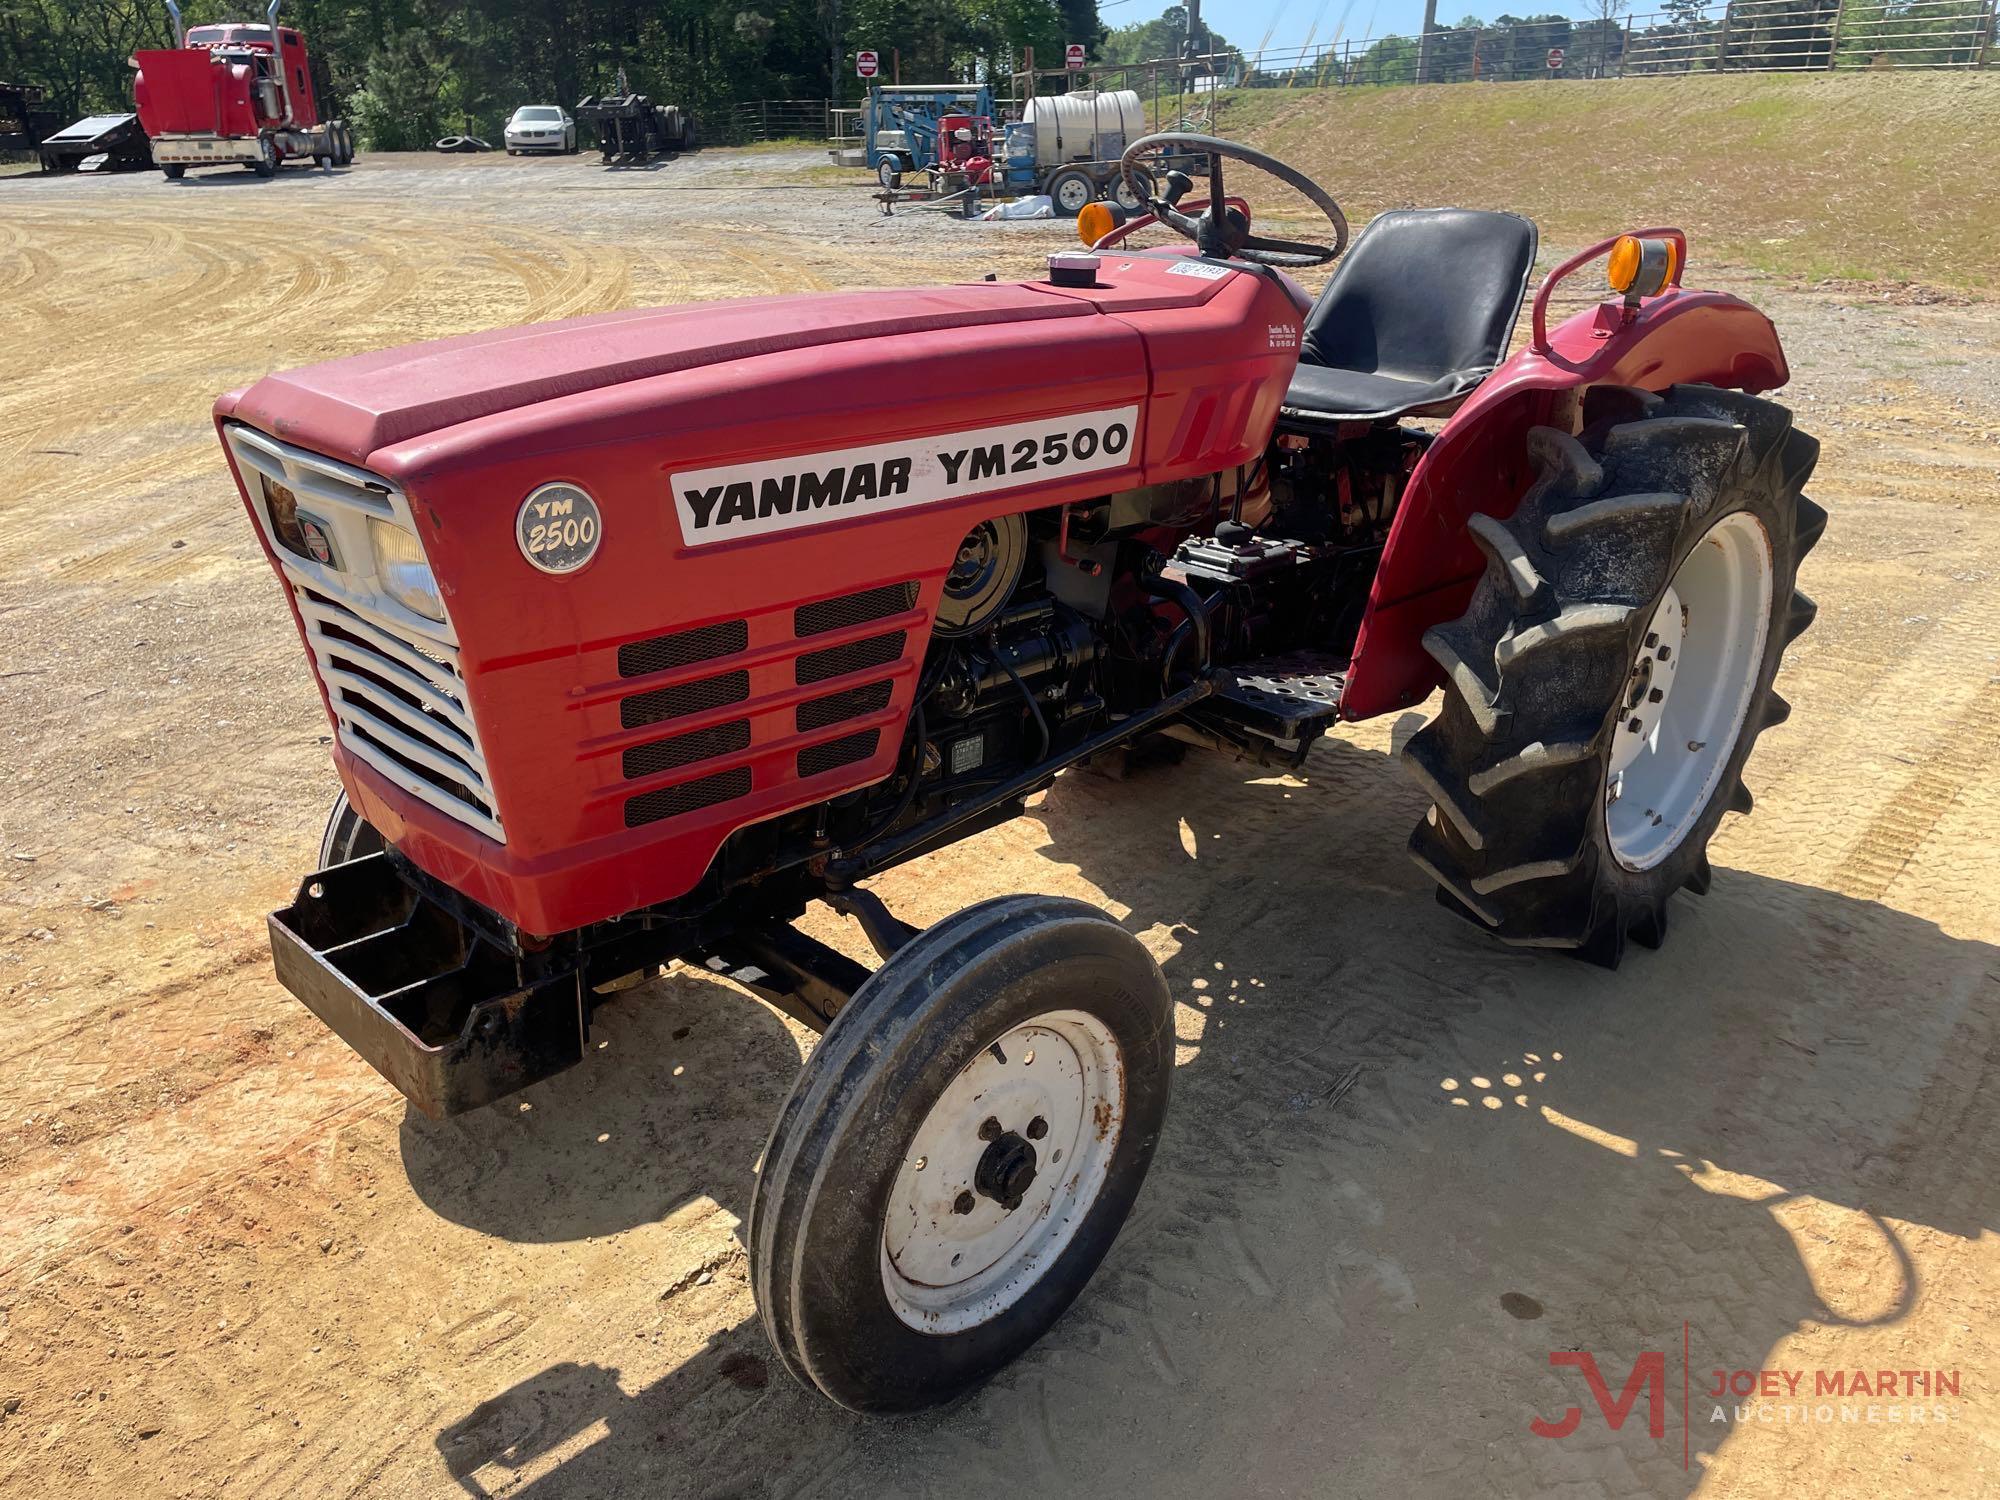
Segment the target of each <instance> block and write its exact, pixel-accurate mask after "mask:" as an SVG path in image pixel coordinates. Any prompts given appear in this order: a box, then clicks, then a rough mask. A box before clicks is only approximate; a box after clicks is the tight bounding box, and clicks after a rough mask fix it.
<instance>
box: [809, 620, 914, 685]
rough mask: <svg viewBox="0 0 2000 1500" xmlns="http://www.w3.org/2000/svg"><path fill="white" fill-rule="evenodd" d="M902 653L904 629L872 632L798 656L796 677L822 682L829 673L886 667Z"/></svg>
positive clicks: (831, 675) (841, 675)
mask: <svg viewBox="0 0 2000 1500" xmlns="http://www.w3.org/2000/svg"><path fill="white" fill-rule="evenodd" d="M902 654H903V632H902V631H900V630H895V631H891V632H890V633H889V634H888V635H871V636H869V637H867V638H866V639H865V640H859V641H849V642H848V643H847V644H846V645H845V646H828V647H826V648H825V649H824V650H820V651H808V652H806V653H805V654H804V655H803V656H801V657H800V658H799V660H798V677H797V681H798V683H799V685H800V686H801V687H803V686H804V685H805V684H807V683H809V682H825V681H826V680H827V678H829V677H845V676H846V675H847V674H848V673H849V672H865V671H866V670H868V668H870V667H886V666H887V665H888V664H889V663H890V662H892V661H895V660H897V659H898V658H900V657H901V656H902Z"/></svg>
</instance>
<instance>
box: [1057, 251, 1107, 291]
mask: <svg viewBox="0 0 2000 1500" xmlns="http://www.w3.org/2000/svg"><path fill="white" fill-rule="evenodd" d="M1049 285H1050V286H1096V285H1098V280H1097V257H1096V256H1094V255H1087V254H1085V253H1084V252H1083V251H1081V250H1059V251H1057V252H1056V253H1055V254H1054V255H1051V256H1050V257H1049Z"/></svg>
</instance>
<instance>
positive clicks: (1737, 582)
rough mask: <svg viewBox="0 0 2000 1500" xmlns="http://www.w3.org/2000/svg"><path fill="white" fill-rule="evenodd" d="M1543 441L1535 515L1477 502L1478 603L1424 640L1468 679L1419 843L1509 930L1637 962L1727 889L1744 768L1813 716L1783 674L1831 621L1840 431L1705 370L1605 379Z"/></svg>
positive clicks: (1439, 746)
mask: <svg viewBox="0 0 2000 1500" xmlns="http://www.w3.org/2000/svg"><path fill="white" fill-rule="evenodd" d="M1528 447H1529V453H1530V456H1531V457H1532V458H1533V460H1534V463H1535V466H1536V469H1537V471H1538V478H1537V479H1536V481H1535V483H1534V484H1533V486H1532V487H1531V488H1530V489H1529V490H1528V493H1527V494H1526V495H1525V496H1524V497H1523V498H1522V500H1521V503H1520V505H1519V507H1518V508H1517V509H1516V511H1515V513H1514V515H1513V517H1512V518H1511V519H1509V520H1507V521H1504V522H1502V521H1497V520H1495V519H1494V518H1493V517H1491V516H1487V515H1475V516H1473V517H1472V519H1471V522H1470V530H1471V533H1472V537H1473V540H1474V541H1475V542H1477V543H1478V545H1479V548H1480V550H1481V551H1482V552H1483V553H1484V554H1485V556H1486V572H1485V574H1484V575H1483V576H1482V577H1481V579H1480V581H1479V583H1478V585H1477V587H1476V588H1475V590H1474V592H1473V596H1472V603H1471V607H1470V608H1469V609H1468V610H1467V611H1466V613H1465V614H1464V615H1463V616H1462V617H1461V618H1459V619H1457V620H1455V621H1453V622H1451V623H1450V624H1447V625H1440V626H1438V627H1436V628H1435V629H1433V630H1431V631H1429V632H1428V633H1427V634H1426V635H1425V637H1424V647H1425V649H1426V650H1427V651H1428V652H1429V653H1430V655H1431V656H1432V657H1433V658H1434V659H1435V660H1436V661H1437V663H1438V665H1439V666H1440V667H1442V668H1443V670H1444V674H1445V679H1446V682H1445V696H1444V708H1443V711H1442V712H1441V713H1440V714H1439V715H1438V717H1437V718H1436V719H1434V720H1433V721H1432V722H1431V723H1430V724H1428V725H1426V726H1425V727H1424V728H1423V729H1422V730H1420V731H1419V732H1418V733H1417V734H1416V735H1414V736H1412V738H1411V740H1410V742H1409V744H1408V745H1407V746H1406V747H1405V749H1404V752H1403V754H1404V760H1405V763H1406V764H1407V765H1408V767H1409V769H1410V770H1411V772H1412V773H1413V774H1414V775H1415V777H1416V779H1417V781H1418V782H1419V783H1420V784H1421V785H1422V787H1423V789H1424V790H1425V791H1426V792H1427V793H1428V794H1429V795H1430V798H1431V801H1432V804H1433V805H1432V807H1431V809H1430V811H1429V812H1428V813H1427V814H1426V815H1425V818H1424V821H1422V822H1421V823H1419V824H1418V825H1417V829H1416V832H1415V833H1414V834H1413V835H1412V836H1411V839H1410V852H1411V854H1412V856H1413V857H1414V858H1415V860H1416V862H1417V863H1418V864H1419V865H1420V866H1422V867H1423V868H1424V869H1425V870H1426V871H1427V872H1429V873H1430V874H1431V876H1432V877H1433V878H1435V879H1436V881H1437V882H1438V886H1439V891H1438V896H1439V899H1440V900H1441V901H1442V902H1443V903H1444V905H1445V906H1446V907H1448V908H1450V909H1451V910H1452V911H1454V912H1456V913H1457V914H1458V915H1460V916H1463V917H1466V918H1468V919H1469V920H1471V921H1473V922H1474V923H1476V924H1478V925H1481V926H1483V927H1486V928H1488V929H1490V930H1491V932H1492V933H1493V935H1494V936H1496V937H1498V938H1499V939H1500V940H1501V941H1502V942H1505V943H1510V944H1514V945H1516V946H1520V947H1536V948H1557V949H1566V950H1569V951H1571V952H1574V953H1575V954H1577V955H1578V956H1580V957H1584V958H1588V959H1590V960H1592V961H1593V962H1596V963H1599V964H1602V965H1604V966H1605V967H1607V968H1615V967H1616V966H1617V964H1618V961H1619V959H1620V958H1621V957H1622V956H1623V954H1624V948H1625V940H1626V938H1627V937H1628V936H1630V937H1633V938H1637V939H1638V940H1639V941H1640V942H1641V943H1643V944H1645V945H1646V946H1648V947H1658V946H1659V945H1660V944H1661V943H1662V942H1663V941H1664V940H1665V938H1666V930H1667V907H1668V902H1669V900H1670V899H1671V898H1672V896H1673V894H1674V893H1675V892H1676V891H1678V890H1681V889H1682V888H1686V889H1688V890H1691V891H1694V892H1695V893H1697V894H1701V893H1705V892H1706V891H1707V890H1708V888H1709V884H1710V880H1711V872H1710V868H1709V862H1708V853H1707V850H1708V842H1709V839H1710V838H1711V837H1712V836H1713V835H1714V833H1715V830H1716V826H1717V825H1718V824H1719V823H1720V822H1721V821H1722V815H1723V814H1724V813H1725V812H1739V813H1747V812H1749V811H1750V806H1751V798H1750V793H1749V792H1748V790H1746V789H1745V787H1744V785H1743V764H1744V762H1745V761H1746V760H1747V759H1748V758H1749V756H1750V753H1751V751H1752V750H1753V749H1754V748H1755V746H1756V742H1757V736H1758V734H1759V733H1761V732H1762V731H1763V730H1764V729H1766V728H1769V727H1770V726H1771V725H1773V724H1779V723H1783V722H1784V720H1785V719H1786V717H1787V716H1789V714H1790V713H1791V709H1790V706H1789V705H1788V704H1787V703H1786V702H1785V700H1784V699H1783V698H1781V697H1779V696H1778V695H1777V694H1776V693H1775V692H1773V691H1772V687H1771V683H1772V679H1773V678H1774V677H1775V676H1776V674H1777V671H1778V666H1779V662H1780V659H1781V658H1782V657H1783V655H1784V651H1785V647H1786V646H1788V645H1790V644H1791V642H1792V641H1793V640H1795V639H1796V638H1797V637H1798V635H1799V633H1800V632H1801V631H1803V630H1804V629H1805V628H1806V627H1807V626H1808V625H1810V624H1811V623H1812V619H1813V614H1814V606H1813V603H1812V601H1811V600H1809V599H1808V598H1806V596H1805V595H1804V594H1801V593H1798V592H1797V591H1796V587H1795V581H1796V577H1797V572H1798V566H1799V563H1800V562H1801V560H1803V558H1804V557H1805V555H1806V553H1807V552H1809V551H1810V550H1811V549H1812V547H1813V545H1814V544H1815V543H1816V542H1817V541H1818V540H1819V537H1820V533H1821V532H1822V531H1823V530H1824V529H1825V526H1826V512H1825V511H1823V510H1821V509H1820V508H1819V507H1818V506H1817V505H1815V504H1814V503H1813V502H1812V501H1811V500H1809V499H1807V498H1806V497H1805V495H1804V494H1802V493H1801V486H1802V485H1804V483H1805V482H1806V479H1807V478H1808V477H1809V476H1810V475H1811V473H1812V469H1813V464H1814V462H1815V461H1816V459H1817V458H1818V455H1819V444H1818V443H1817V442H1815V441H1814V440H1813V439H1812V438H1810V437H1808V436H1807V435H1806V434H1805V433H1803V432H1799V431H1797V430H1795V429H1794V428H1793V426H1792V421H1791V414H1790V413H1789V412H1787V411H1786V410H1785V408H1784V407H1782V406H1778V405H1776V404H1774V403H1772V402H1769V401H1763V400H1759V399H1757V398H1756V397H1753V396H1746V395H1743V394H1740V393H1738V392H1735V391H1727V390H1721V389H1717V388H1715V387H1712V386H1701V385H1683V386H1675V387H1673V388H1672V389H1671V390H1669V391H1668V392H1667V393H1666V394H1665V395H1664V396H1660V395H1655V394H1653V393H1651V392H1647V391H1640V390H1633V389H1629V388H1626V387H1598V388H1596V389H1594V390H1592V391H1591V392H1589V394H1588V396H1587V398H1586V401H1585V405H1584V430H1583V433H1582V435H1581V436H1580V437H1572V436H1570V435H1569V434H1568V433H1565V432H1559V431H1556V430H1555V429H1553V428H1547V427H1540V428H1536V429H1535V430H1534V431H1533V432H1531V433H1530V434H1529V438H1528Z"/></svg>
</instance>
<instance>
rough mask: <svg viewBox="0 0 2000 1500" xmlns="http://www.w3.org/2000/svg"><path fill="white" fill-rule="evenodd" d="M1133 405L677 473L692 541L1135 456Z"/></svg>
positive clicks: (797, 524) (679, 509) (686, 536)
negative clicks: (898, 441)
mask: <svg viewBox="0 0 2000 1500" xmlns="http://www.w3.org/2000/svg"><path fill="white" fill-rule="evenodd" d="M1138 421H1139V408H1138V407H1136V406H1122V407H1119V408H1118V409H1117V410H1115V411H1090V412H1078V413H1076V414H1075V415H1073V416H1063V417H1049V418H1046V419H1044V420H1042V421H1037V422H1013V423H1009V424H1007V425H1005V426H1001V427H979V428H974V429H972V430H971V431H968V432H947V433H940V434H938V435H937V436H935V437H924V438H912V439H910V440H909V441H907V442H900V443H876V444H871V445H870V446H868V447H866V448H839V449H835V450H833V451H832V452H828V453H808V454H804V455H801V456H800V457H797V458H779V459H769V460H766V461H764V462H762V463H753V464H727V465H724V466H723V467H721V468H714V469H695V470H691V471H689V472H687V473H682V474H675V475H673V476H672V478H671V479H670V480H669V481H668V482H669V483H670V484H671V485H672V486H673V491H674V510H675V512H676V514H678V516H679V517H680V523H681V538H682V540H683V541H685V542H686V543H687V545H688V546H690V547H701V546H706V545H707V544H708V543H710V542H729V541H735V540H736V539H737V538H739V537H746V536H767V535H770V534H772V533H774V532H782V531H792V530H797V529H799V528H801V527H806V526H823V525H825V524H826V523H827V522H829V521H844V520H847V519H849V518H851V517H857V516H867V515H877V514H880V513H882V512H884V511H891V510H902V509H904V508H905V507H907V506H912V505H935V504H938V503H940V502H942V501H946V500H959V499H963V498H964V497H965V496H967V495H981V494H985V493H987V492H988V491H990V490H1004V489H1012V488H1014V487H1015V486H1017V485H1024V484H1034V483H1037V482H1038V481H1040V480H1044V479H1060V478H1064V477H1066V476H1068V475H1071V474H1088V473H1090V472H1092V471H1093V470H1097V469H1116V468H1120V467H1122V466H1124V465H1126V464H1128V463H1131V462H1132V461H1133V444H1134V442H1135V440H1136V438H1137V436H1138Z"/></svg>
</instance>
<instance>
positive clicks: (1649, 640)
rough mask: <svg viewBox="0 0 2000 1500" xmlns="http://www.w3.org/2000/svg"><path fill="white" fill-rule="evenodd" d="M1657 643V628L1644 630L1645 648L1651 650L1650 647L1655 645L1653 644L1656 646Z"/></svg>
mask: <svg viewBox="0 0 2000 1500" xmlns="http://www.w3.org/2000/svg"><path fill="white" fill-rule="evenodd" d="M1659 644H1660V633H1659V631H1657V630H1649V631H1647V632H1646V649H1647V650H1649V651H1650V650H1651V649H1652V648H1653V647H1655V646H1657V645H1659Z"/></svg>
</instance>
